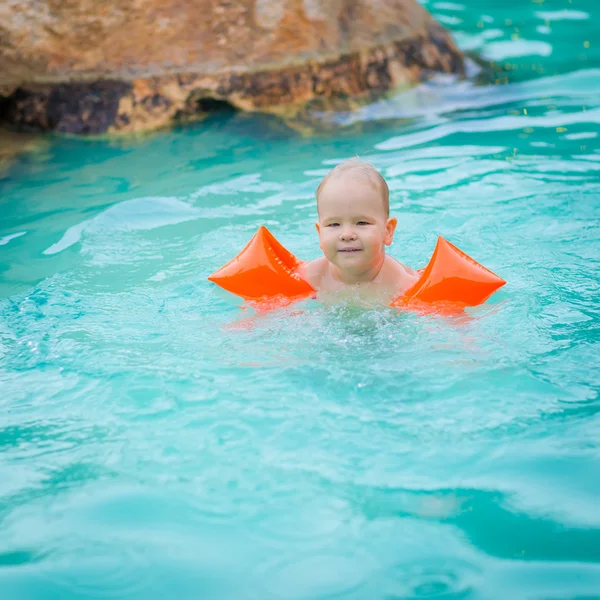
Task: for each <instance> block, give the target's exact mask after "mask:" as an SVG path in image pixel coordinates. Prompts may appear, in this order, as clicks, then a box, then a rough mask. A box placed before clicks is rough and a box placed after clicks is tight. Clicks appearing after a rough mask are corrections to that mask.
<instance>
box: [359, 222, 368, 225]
mask: <svg viewBox="0 0 600 600" xmlns="http://www.w3.org/2000/svg"><path fill="white" fill-rule="evenodd" d="M357 225H369V222H368V221H359V222H358V223H357Z"/></svg>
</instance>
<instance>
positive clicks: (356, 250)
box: [338, 248, 361, 252]
mask: <svg viewBox="0 0 600 600" xmlns="http://www.w3.org/2000/svg"><path fill="white" fill-rule="evenodd" d="M338 252H361V249H360V248H343V249H342V250H338Z"/></svg>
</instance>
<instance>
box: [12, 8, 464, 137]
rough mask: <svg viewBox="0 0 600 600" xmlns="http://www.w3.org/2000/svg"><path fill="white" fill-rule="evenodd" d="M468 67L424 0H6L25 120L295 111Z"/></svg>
mask: <svg viewBox="0 0 600 600" xmlns="http://www.w3.org/2000/svg"><path fill="white" fill-rule="evenodd" d="M463 69H464V63H463V57H462V55H461V54H460V52H459V51H458V50H457V48H456V46H455V45H454V42H453V41H452V38H451V36H450V34H449V33H448V32H447V31H446V30H445V29H444V28H443V27H442V26H441V25H439V24H438V23H437V22H436V21H434V20H433V18H432V17H431V16H430V15H429V13H427V11H426V10H425V9H424V8H422V7H421V6H420V5H419V4H418V3H417V2H416V0H236V1H235V2H234V1H233V0H160V1H158V0H106V1H102V0H20V1H19V2H13V1H9V2H5V3H2V5H0V122H3V123H5V124H8V125H10V126H13V127H17V128H19V129H24V130H50V131H58V132H65V133H82V134H85V133H88V134H99V133H106V132H115V131H121V132H129V131H141V130H150V129H156V128H159V127H164V126H166V125H168V124H170V123H171V122H173V121H174V120H179V119H186V118H190V117H194V116H197V115H198V114H199V113H202V112H204V111H206V110H207V109H210V108H211V107H214V106H219V105H221V104H223V103H226V104H227V105H229V106H232V107H234V108H236V109H240V110H247V111H264V112H272V113H280V114H287V115H289V114H290V113H293V111H294V110H296V109H298V110H300V107H302V108H303V109H304V108H306V106H307V105H310V103H311V102H315V101H317V102H319V103H320V106H321V107H323V105H327V103H328V102H331V103H333V104H334V105H335V106H336V107H338V108H339V106H340V102H344V101H346V100H347V101H351V100H352V101H356V99H360V98H364V97H367V96H368V97H372V96H373V94H378V93H383V92H386V91H388V90H392V89H394V88H397V87H398V86H402V85H411V84H414V83H416V82H418V81H420V80H421V79H423V78H424V77H425V76H427V74H429V73H431V72H445V73H457V74H460V73H462V72H463Z"/></svg>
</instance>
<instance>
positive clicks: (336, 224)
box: [327, 223, 340, 227]
mask: <svg viewBox="0 0 600 600" xmlns="http://www.w3.org/2000/svg"><path fill="white" fill-rule="evenodd" d="M339 226H340V224H339V223H329V224H328V225H327V227H339Z"/></svg>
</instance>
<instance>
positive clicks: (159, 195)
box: [0, 0, 600, 600]
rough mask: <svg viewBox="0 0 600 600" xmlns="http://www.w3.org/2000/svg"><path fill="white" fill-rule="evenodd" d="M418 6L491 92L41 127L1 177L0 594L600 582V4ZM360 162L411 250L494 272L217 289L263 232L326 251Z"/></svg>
mask: <svg viewBox="0 0 600 600" xmlns="http://www.w3.org/2000/svg"><path fill="white" fill-rule="evenodd" d="M427 6H428V8H429V9H430V10H431V11H432V12H433V13H434V14H435V15H436V16H437V17H438V18H440V19H441V20H443V21H444V22H445V23H446V24H447V25H448V26H449V27H450V28H451V29H452V30H453V31H454V33H455V35H456V39H457V40H458V41H459V43H460V44H461V46H462V47H463V48H465V49H467V50H477V51H478V52H480V53H481V54H482V55H483V56H484V57H486V59H488V60H493V61H494V64H495V67H494V68H495V69H496V70H495V71H494V74H493V76H492V82H494V81H496V80H498V85H493V84H491V85H477V84H476V79H477V78H476V76H473V77H472V78H471V79H469V80H467V81H461V82H456V81H453V80H452V79H449V78H445V77H439V78H437V79H435V80H434V81H432V82H430V83H428V84H426V85H423V86H421V87H419V88H417V89H415V90H412V91H410V92H406V93H404V94H400V95H399V96H396V97H394V98H390V99H387V100H383V101H381V102H378V103H376V104H374V105H371V106H369V107H366V108H365V109H363V110H361V111H359V112H358V113H353V114H335V115H323V116H322V118H323V119H324V120H326V121H327V122H328V126H329V125H330V124H331V123H332V122H334V123H335V122H337V123H338V124H342V125H344V127H343V129H342V130H341V131H340V132H339V134H337V135H336V136H332V135H330V134H322V135H318V136H315V137H302V136H300V135H298V134H295V133H294V132H292V131H290V130H289V129H286V128H285V127H284V126H283V125H281V124H278V123H277V122H276V121H274V120H272V119H268V118H265V117H259V116H248V115H235V114H234V115H222V116H218V117H211V118H210V119H208V120H207V121H205V122H204V123H200V124H197V125H194V126H190V127H187V128H183V129H180V130H176V131H170V132H164V133H160V134H156V135H151V136H147V137H144V138H140V139H121V140H113V141H107V140H80V139H64V138H57V139H51V140H50V142H49V145H48V147H47V148H46V150H44V151H43V152H41V153H38V154H33V155H30V156H29V157H26V158H23V159H22V160H21V161H20V162H19V163H17V164H16V165H14V166H13V167H12V168H11V170H10V171H9V172H8V173H6V174H5V175H4V178H3V179H1V180H0V215H1V222H0V415H1V416H0V448H1V452H0V597H1V598H2V600H25V599H29V598H35V599H36V600H37V599H57V598H60V599H61V600H62V599H66V600H71V599H75V598H126V599H138V598H139V599H144V600H150V599H166V598H182V599H188V598H189V599H196V598H203V599H208V598H218V599H224V598H227V599H234V598H235V599H256V600H267V599H270V598H274V599H275V598H285V599H288V598H290V599H316V598H319V599H321V598H344V599H346V598H348V599H361V600H362V599H369V600H376V599H386V600H392V599H396V600H399V599H405V598H428V599H433V598H435V599H445V600H446V599H450V598H453V599H454V598H461V599H464V598H473V599H475V598H476V599H479V598H481V599H500V600H505V599H509V598H510V599H511V600H512V599H543V600H550V599H552V600H554V599H575V598H578V599H584V598H585V599H587V600H590V599H592V598H596V599H597V598H600V509H599V497H600V475H599V474H600V441H599V440H600V400H599V397H598V391H599V389H600V370H599V367H600V360H599V356H600V354H599V340H600V336H599V325H600V304H599V301H598V295H599V291H600V268H599V267H600V250H599V239H600V177H599V174H600V143H599V138H598V134H599V133H600V85H599V81H600V43H599V42H598V36H597V31H598V26H597V23H598V20H599V19H600V5H598V3H597V2H596V1H595V0H588V1H585V2H584V1H583V0H580V1H577V0H573V2H572V3H570V2H568V0H564V1H562V0H561V1H559V0H556V1H555V2H548V1H547V2H532V3H527V2H516V0H514V1H513V0H511V1H505V2H501V3H497V2H494V1H493V0H486V1H485V2H484V1H483V0H469V1H465V0H460V2H458V1H457V2H452V3H450V2H433V1H430V2H429V3H428V4H427ZM586 42H589V44H586ZM588 46H589V47H588ZM534 67H535V68H534ZM356 154H359V155H360V156H363V157H365V158H368V159H369V160H371V161H372V162H373V163H374V164H375V165H376V166H377V167H378V168H380V169H381V170H382V173H383V174H384V175H385V176H386V178H387V179H388V181H389V184H390V188H391V191H392V197H391V199H392V210H393V212H394V213H395V214H396V215H397V216H398V217H399V221H400V225H399V233H398V236H397V238H396V240H395V243H394V245H393V246H392V254H393V255H394V256H396V257H398V258H400V259H401V260H404V261H405V262H407V263H408V264H411V265H413V266H415V267H420V266H422V265H423V264H424V263H425V262H426V261H427V260H428V258H429V256H430V254H431V251H432V250H433V247H434V244H435V240H436V237H437V235H438V234H441V235H444V236H445V237H447V238H448V239H449V240H450V241H452V242H453V243H455V244H457V245H458V246H459V247H461V248H462V249H464V250H465V251H467V252H469V253H470V254H471V255H472V256H473V257H475V258H476V259H478V260H479V261H481V262H482V263H483V264H485V265H486V266H488V267H489V268H491V269H493V270H494V271H495V272H497V273H498V274H499V275H501V276H502V277H504V278H505V279H506V280H507V281H508V285H507V286H506V287H505V288H503V289H502V290H501V291H500V292H499V293H497V294H496V295H495V296H494V297H493V298H492V300H491V301H490V302H488V303H487V304H486V305H484V306H482V307H478V308H476V309H472V310H470V311H469V312H468V314H466V315H464V316H462V317H454V318H442V317H434V316H429V317H422V316H421V317H419V316H415V315H411V314H397V313H395V312H393V311H391V310H388V309H381V310H378V311H377V310H374V311H373V310H372V311H366V310H360V309H357V308H351V307H348V306H339V307H334V308H325V307H322V306H319V305H318V304H317V303H315V302H308V303H305V304H303V305H302V306H300V307H295V308H293V309H288V310H284V311H281V312H277V313H273V314H269V315H266V316H264V315H263V316H256V315H253V314H252V313H251V311H248V310H240V308H239V302H238V301H237V300H236V299H235V298H233V297H231V296H229V295H227V294H226V293H224V292H222V291H221V290H219V289H218V288H216V287H215V286H213V285H211V284H209V283H208V282H207V281H206V276H207V275H209V274H210V273H211V272H213V271H214V270H215V269H216V268H218V267H219V266H220V265H222V264H223V263H224V262H225V261H226V260H228V259H229V258H230V257H231V256H232V255H233V254H234V253H235V252H237V251H238V250H239V249H240V248H241V247H242V246H243V245H244V244H245V243H246V241H247V240H248V239H249V238H250V236H251V235H252V234H253V233H254V231H255V230H256V228H257V227H258V226H259V225H260V224H265V225H267V226H268V227H269V228H270V229H271V230H272V232H273V233H274V234H275V235H276V236H277V237H278V238H279V239H280V240H281V241H282V243H284V244H285V245H286V246H287V247H288V248H289V249H290V250H292V251H293V252H294V253H296V254H297V255H299V256H300V257H302V258H306V259H310V258H314V257H316V256H318V253H319V251H318V247H317V240H316V237H315V232H314V227H313V222H314V218H315V206H314V201H313V191H314V188H315V187H316V185H317V183H318V181H319V179H320V177H321V176H322V175H324V174H325V173H326V172H327V170H328V169H329V168H331V166H332V165H333V164H335V162H336V161H338V160H340V159H342V158H346V157H349V156H353V155H356Z"/></svg>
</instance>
